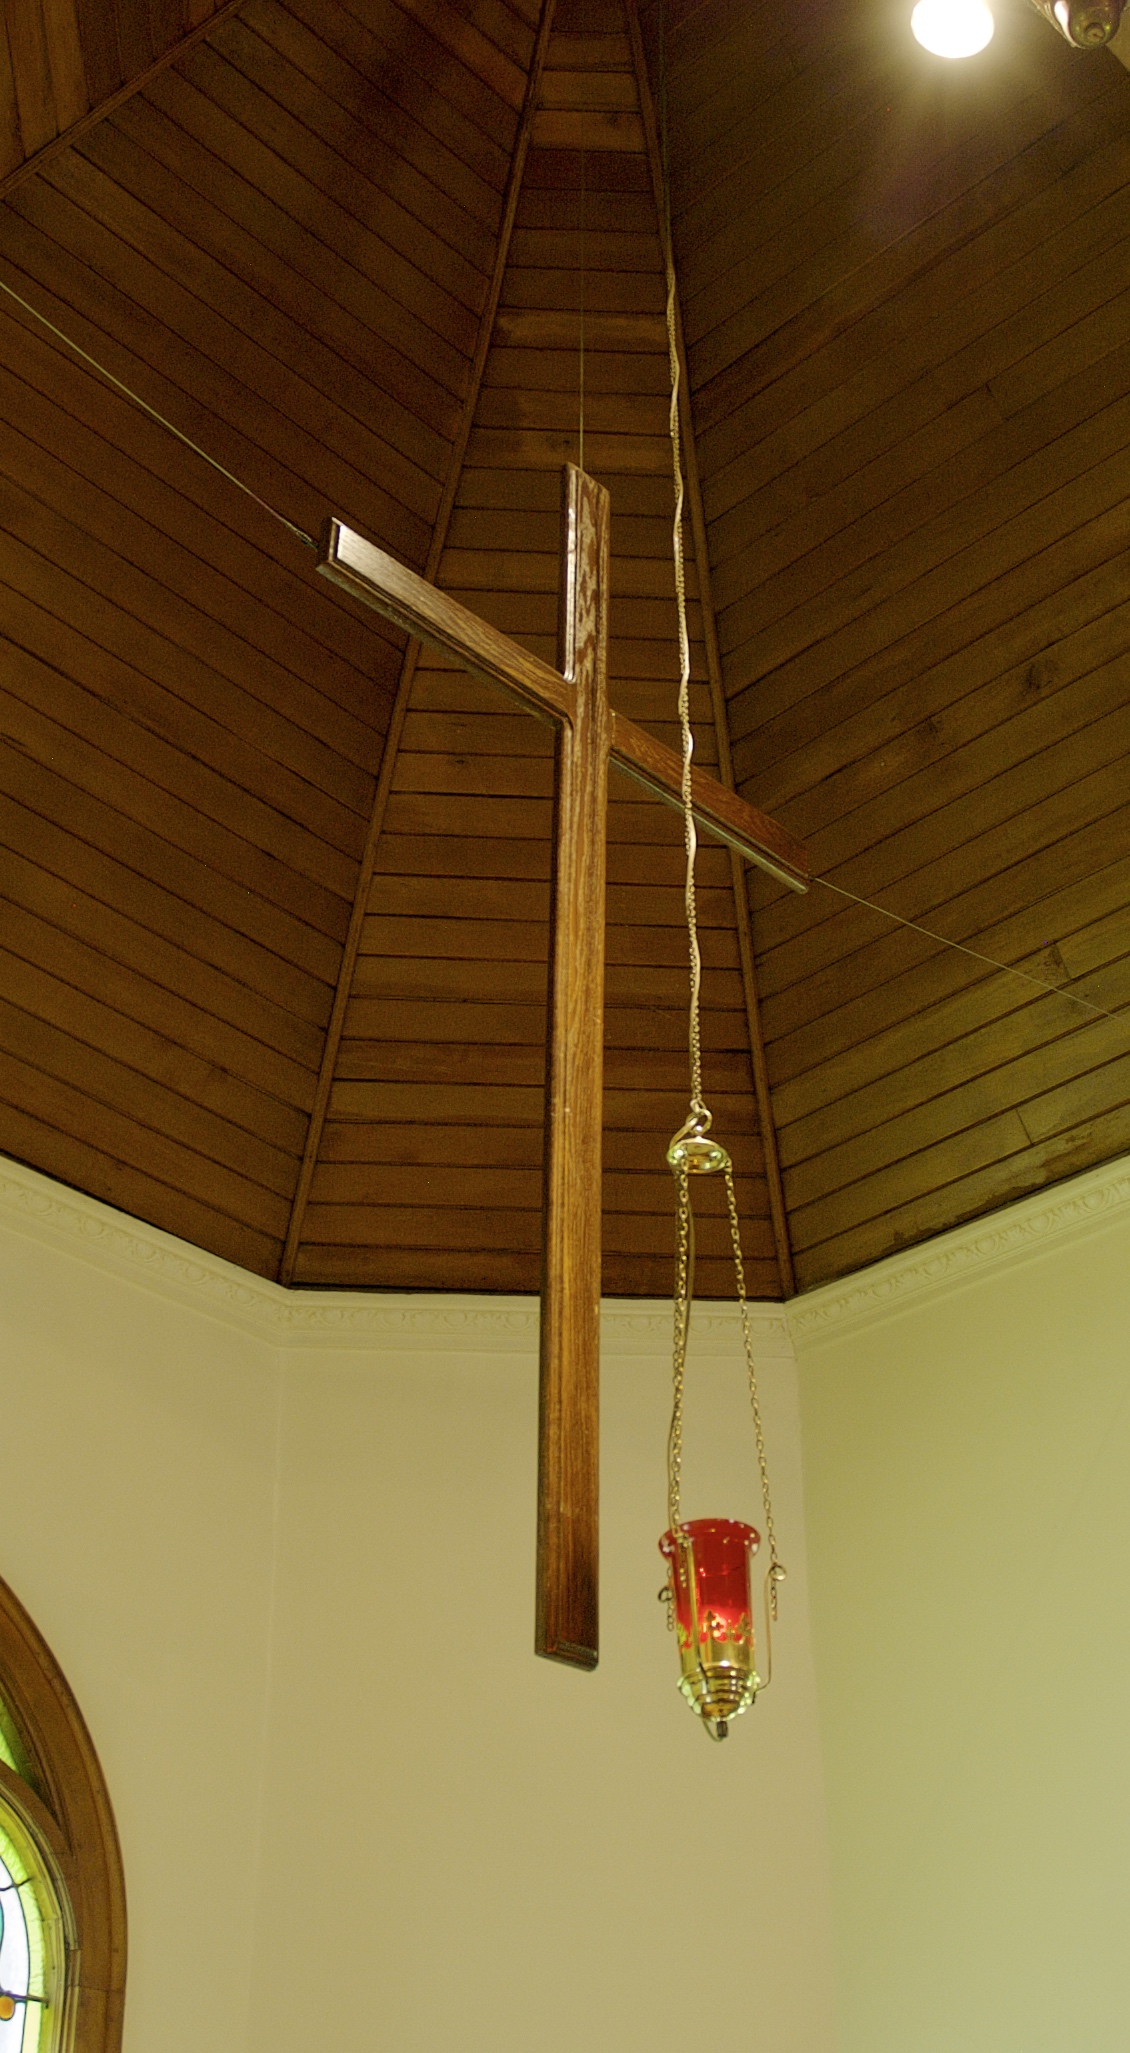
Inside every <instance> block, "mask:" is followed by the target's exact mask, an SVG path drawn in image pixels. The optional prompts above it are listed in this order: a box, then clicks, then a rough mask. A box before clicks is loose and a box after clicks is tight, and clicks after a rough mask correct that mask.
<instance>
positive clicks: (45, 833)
mask: <svg viewBox="0 0 1130 2053" xmlns="http://www.w3.org/2000/svg"><path fill="white" fill-rule="evenodd" d="M441 15H442V17H443V18H442V19H441V18H440V16H441ZM487 15H489V19H490V22H491V23H492V24H493V26H494V29H495V31H496V32H497V33H498V34H499V35H501V36H502V42H496V41H494V40H493V39H492V38H491V36H490V35H489V34H488V33H487V32H486V30H485V29H484V28H479V27H476V25H475V23H474V21H473V20H471V19H470V18H468V19H466V20H464V21H463V22H462V23H461V24H456V25H454V26H453V25H452V24H451V23H450V22H449V21H448V20H447V18H446V14H445V12H444V11H443V10H438V9H437V10H433V12H432V14H431V15H429V12H428V9H427V7H426V6H423V5H420V6H408V7H404V8H400V7H396V6H392V5H391V4H390V5H389V6H388V7H387V8H386V9H385V10H384V12H383V13H378V11H376V10H372V9H370V10H368V12H367V16H366V27H365V28H364V30H362V29H361V28H360V25H359V24H357V25H356V32H354V30H353V29H350V28H349V27H348V22H349V21H353V20H354V18H353V17H351V16H350V17H348V20H347V19H346V11H345V10H342V11H341V15H339V16H335V15H334V14H333V13H332V10H331V11H325V10H319V17H318V28H319V29H320V30H321V31H322V35H318V34H316V33H315V31H314V30H313V29H311V28H310V26H309V25H308V24H307V22H306V21H304V20H303V19H302V17H301V15H300V14H299V13H297V12H296V13H289V12H288V11H286V10H283V9H281V8H277V7H271V6H269V5H266V4H264V5H261V6H252V7H249V8H248V10H247V18H246V19H243V18H240V19H238V20H237V19H235V18H234V17H233V18H231V19H228V20H226V21H224V22H222V23H221V24H220V25H219V27H218V28H217V29H216V31H215V35H214V39H213V40H211V41H207V42H201V43H198V44H197V45H196V46H194V48H193V49H192V50H191V51H189V52H188V54H187V55H185V56H184V57H183V58H182V59H180V60H178V62H177V64H176V65H174V66H173V67H171V68H169V69H167V70H165V71H163V72H161V73H160V74H159V75H158V76H156V77H154V79H153V80H152V82H151V83H150V85H149V87H148V89H147V90H145V91H143V92H142V93H140V94H138V95H136V96H134V97H133V98H131V99H130V100H128V101H127V102H125V103H124V104H123V105H122V106H121V107H120V109H119V110H118V111H117V113H116V114H114V115H112V116H111V117H109V118H108V119H107V120H105V121H103V122H101V123H100V124H98V125H97V126H96V127H93V128H91V129H90V130H89V132H88V133H86V134H85V135H83V136H82V137H81V138H80V140H79V141H78V143H77V144H76V145H75V146H73V147H72V148H71V149H69V150H67V151H64V152H62V153H61V154H60V153H56V154H55V155H54V156H52V157H50V160H49V161H45V163H44V166H43V168H42V170H41V171H39V172H38V173H37V175H36V176H35V177H34V178H32V179H30V180H29V181H27V182H25V183H24V184H23V185H21V186H20V187H19V188H18V189H17V190H15V191H13V193H12V195H11V197H10V200H9V203H8V206H7V208H6V210H5V217H4V219H3V221H2V222H0V263H2V264H3V266H4V275H5V276H6V277H7V278H9V279H10V280H11V281H12V283H13V284H14V285H15V286H16V287H17V289H18V290H21V291H22V292H24V293H25V294H26V296H27V297H28V298H29V299H31V300H32V301H33V302H34V304H35V305H37V306H39V307H41V308H42V309H43V311H44V312H45V313H47V314H48V315H49V316H50V317H51V318H52V319H54V320H57V322H58V323H59V325H60V326H61V327H63V328H64V329H65V330H66V332H67V333H69V334H71V335H73V336H74V338H75V340H76V341H77V342H79V343H80V344H81V345H82V346H83V347H85V348H87V349H89V350H90V351H91V353H92V354H93V355H95V356H96V357H98V358H99V360H101V361H103V362H105V363H106V364H107V365H108V367H109V368H111V369H112V370H113V371H114V372H115V373H116V374H117V375H119V376H122V377H124V378H125V379H126V380H127V381H128V382H130V383H132V384H134V385H135V386H137V387H138V388H139V389H140V390H141V391H142V392H143V393H144V395H145V397H146V398H148V399H149V400H150V401H151V402H153V403H154V404H156V405H157V406H158V407H159V408H160V409H161V410H163V411H165V412H166V413H167V414H168V416H169V417H170V418H171V419H173V420H174V421H175V422H176V423H177V425H178V426H181V427H183V428H184V429H185V430H186V431H187V432H188V433H190V434H191V435H193V436H194V437H195V438H197V439H199V440H200V441H201V443H202V444H203V445H204V446H205V447H207V448H208V449H209V450H210V451H212V452H214V453H215V455H216V456H217V457H218V458H220V459H221V460H222V461H224V462H225V463H227V464H228V465H229V466H230V467H231V468H232V469H233V470H235V471H236V472H237V474H238V475H240V476H241V477H243V478H245V479H246V481H247V482H248V483H249V484H250V485H252V486H253V488H254V489H256V490H257V491H259V492H260V493H261V494H262V496H263V497H264V498H265V499H266V500H267V501H268V503H269V504H271V505H273V506H275V507H277V508H278V509H279V510H280V511H282V512H285V513H287V514H289V515H291V516H292V517H293V516H295V515H297V517H298V519H299V521H300V522H301V523H305V524H307V525H309V526H311V527H314V526H316V524H317V522H318V521H319V520H320V518H321V516H322V514H323V513H324V512H325V511H326V510H327V508H328V507H329V506H331V505H332V506H334V507H335V508H336V509H338V510H339V511H341V512H343V513H348V514H351V515H352V517H354V518H357V519H359V520H361V521H364V522H365V524H366V525H367V527H368V529H369V531H370V532H373V533H375V534H377V535H378V536H380V537H381V539H383V540H385V541H387V542H388V543H389V544H390V545H392V546H395V547H397V548H398V549H399V550H400V551H401V552H402V553H404V554H406V555H408V556H409V557H410V558H413V557H414V558H415V560H417V561H419V562H422V561H423V559H424V556H425V555H426V551H427V546H428V539H429V535H430V529H431V522H432V520H433V518H434V514H435V509H436V506H437V504H438V500H439V494H440V491H441V489H442V480H443V478H444V476H445V475H446V470H447V465H448V458H449V452H450V448H451V442H452V438H453V436H454V434H455V432H456V429H457V426H458V421H459V414H460V399H461V393H462V390H463V387H464V385H465V383H466V379H467V375H468V367H469V362H470V356H471V353H472V352H473V350H474V347H475V341H476V334H477V317H478V310H479V308H480V307H481V305H482V302H483V297H484V293H485V288H486V274H487V273H488V272H489V270H490V267H491V265H492V264H493V252H494V236H495V234H496V232H497V225H498V213H499V198H498V185H499V184H500V182H501V181H500V180H496V182H495V184H494V185H493V186H492V184H491V182H490V178H489V176H488V177H487V178H486V179H484V178H483V176H482V171H483V170H484V169H485V170H486V171H487V173H490V172H492V171H493V170H494V168H495V167H496V166H497V167H499V168H504V165H505V156H504V149H505V139H506V137H507V135H508V133H510V132H511V131H512V113H511V103H512V99H513V93H514V89H515V80H516V79H517V78H519V77H520V60H521V57H522V53H523V52H525V53H526V54H527V55H528V52H529V50H530V48H531V47H532V40H533V38H532V32H531V29H530V25H529V23H528V22H527V20H526V19H525V17H524V15H523V14H522V13H521V12H520V11H519V12H515V11H513V10H511V9H509V8H507V7H505V6H501V5H495V4H493V0H492V4H491V5H490V6H489V7H486V8H485V9H484V16H487ZM124 21H125V16H124V14H123V15H122V16H120V17H119V18H118V29H119V30H120V31H123V33H122V35H121V36H120V38H119V57H120V61H121V63H122V64H123V66H125V67H127V69H128V66H129V65H130V64H134V65H140V64H144V63H147V62H149V60H150V58H151V56H152V54H153V48H152V45H151V43H146V42H145V36H146V35H151V36H156V37H157V38H158V40H159V38H160V35H161V34H162V33H164V32H165V31H166V30H167V29H168V28H169V25H170V21H171V16H169V11H168V10H167V9H166V10H164V11H162V10H160V9H157V10H150V11H148V12H146V13H145V15H144V21H143V20H142V17H141V16H140V15H139V16H137V18H136V20H133V21H132V27H131V28H130V34H129V35H128V36H126V35H125V34H124V30H123V23H124ZM103 26H105V24H103ZM335 30H342V31H343V33H342V34H341V35H340V36H339V38H338V42H337V45H336V46H335V47H331V44H330V42H329V41H327V40H324V39H323V38H324V37H326V36H331V35H333V33H334V32H335ZM143 31H144V34H143ZM131 39H132V40H131ZM343 43H344V45H345V48H344V49H343V48H342V47H341V45H342V44H343ZM127 46H128V47H127ZM461 52H462V54H461ZM104 54H105V53H104ZM425 56H426V59H427V64H426V72H427V83H426V86H425V85H421V87H420V89H419V91H418V95H417V97H418V99H419V101H420V102H421V103H422V104H426V107H427V108H428V109H429V110H430V118H431V119H432V120H433V121H435V120H437V119H438V110H439V108H440V106H441V104H443V105H446V104H450V105H451V107H452V109H453V110H457V125H458V122H473V123H476V124H478V126H477V130H476V132H477V133H478V134H479V135H480V137H481V147H479V146H477V147H476V158H477V162H478V165H479V169H477V170H476V169H467V168H465V167H464V166H463V165H462V164H461V163H460V162H459V160H458V156H457V154H456V153H455V152H452V151H451V150H450V149H449V150H448V151H447V152H446V153H445V152H444V151H443V150H441V149H438V148H435V147H431V146H430V145H429V144H428V142H427V135H428V130H427V126H426V121H425V123H424V124H423V125H421V123H420V122H419V121H415V122H413V121H411V120H406V121H404V122H402V123H401V124H400V129H402V131H403V132H402V134H401V133H400V132H399V131H398V127H397V125H396V124H393V126H392V128H391V130H390V132H389V133H388V134H387V135H386V137H385V139H384V140H383V142H382V143H381V145H380V147H379V148H378V147H377V146H376V144H375V143H374V145H373V146H372V148H371V149H369V150H368V151H367V152H366V150H365V147H364V143H363V139H362V131H361V128H360V125H359V122H358V118H357V114H356V113H355V112H353V111H352V110H353V109H355V108H357V107H360V106H361V105H363V104H364V103H365V100H366V95H368V94H371V92H372V89H373V85H374V83H375V80H376V78H377V77H378V76H379V78H380V82H381V89H382V90H383V91H385V92H386V93H387V92H391V91H392V90H393V81H392V77H391V74H392V73H393V72H394V71H395V63H396V62H399V63H400V64H402V65H407V64H409V63H410V62H414V61H415V60H416V59H421V60H422V59H423V58H424V57H425ZM319 57H320V58H321V60H323V61H324V71H323V75H322V78H321V80H320V82H319V88H318V91H317V92H315V90H314V80H313V78H312V77H311V71H310V67H311V66H314V67H315V68H317V67H316V64H315V60H316V59H318V58H319ZM106 61H107V62H108V61H109V58H108V56H107V59H106ZM366 65H368V66H369V71H368V73H366V70H365V66H366ZM257 66H260V67H261V71H262V76H260V75H259V74H258V72H257ZM406 75H407V74H405V76H406ZM118 83H120V80H119V81H118ZM308 110H309V120H307V112H308ZM331 110H332V112H331ZM351 154H352V157H353V159H354V160H356V159H358V157H359V156H360V157H361V158H362V159H365V160H366V161H360V162H358V161H350V159H351ZM396 166H399V172H397V170H396V169H395V167H396ZM449 172H450V173H451V174H452V175H451V176H450V177H449V176H448V174H449ZM472 200H473V203H474V204H473V211H469V204H468V203H469V202H470V201H472ZM0 364H2V365H3V368H4V372H5V380H4V395H5V396H4V404H3V408H2V414H0V505H2V508H3V523H2V525H3V539H2V541H0V609H2V621H3V628H4V632H5V634H6V636H7V647H6V650H5V652H4V655H3V660H2V669H0V683H2V686H3V693H4V703H3V711H2V746H0V875H2V883H3V894H2V901H3V902H2V905H0V950H3V951H4V981H3V989H4V1008H3V1017H2V1019H0V1041H2V1043H3V1048H4V1074H5V1077H6V1079H8V1083H7V1086H6V1089H5V1092H4V1098H5V1103H6V1105H7V1108H8V1110H7V1112H6V1113H5V1115H4V1117H5V1119H6V1121H7V1124H6V1125H5V1127H4V1139H3V1142H2V1144H3V1145H6V1146H8V1147H9V1148H10V1149H11V1151H12V1152H14V1153H17V1154H21V1155H23V1156H24V1157H25V1159H27V1160H29V1161H31V1162H33V1163H34V1164H36V1165H37V1166H39V1167H41V1168H44V1169H46V1170H48V1171H49V1172H51V1173H54V1174H57V1175H62V1176H64V1177H65V1178H66V1179H67V1180H69V1181H72V1182H77V1183H80V1184H82V1185H83V1186H84V1187H85V1188H88V1189H91V1190H93V1191H95V1192H96V1193H97V1194H98V1195H100V1196H103V1197H107V1198H109V1199H110V1200H111V1201H112V1202H115V1203H119V1204H122V1205H124V1206H126V1208H127V1209H132V1210H136V1211H140V1212H141V1213H142V1214H143V1215H144V1216H146V1217H148V1218H151V1219H153V1220H155V1221H156V1223H158V1224H160V1225H163V1226H166V1227H168V1228H170V1229H171V1230H172V1231H175V1232H181V1233H185V1234H187V1235H188V1236H189V1237H190V1238H194V1239H198V1240H200V1241H202V1242H203V1244H205V1245H207V1246H210V1247H213V1248H215V1249H217V1250H218V1251H219V1252H221V1253H223V1254H226V1255H229V1256H230V1257H231V1258H232V1259H234V1260H237V1261H240V1262H244V1263H246V1264H248V1265H250V1266H251V1267H254V1268H257V1269H260V1270H262V1271H264V1272H265V1273H274V1271H275V1269H276V1268H277V1264H278V1258H279V1252H280V1248H281V1245H282V1241H283V1239H284V1237H285V1233H286V1227H287V1220H288V1217H289V1208H290V1202H291V1199H292V1196H293V1191H294V1186H295V1179H296V1176H297V1170H298V1163H299V1160H300V1159H301V1155H302V1151H303V1146H304V1142H305V1135H306V1124H307V1118H308V1114H309V1110H310V1106H311V1103H312V1100H313V1093H314V1087H315V1082H316V1077H317V1073H318V1067H319V1063H320V1059H321V1050H322V1043H323V1036H324V1032H325V1027H326V1022H327V1019H328V1016H329V1010H330V1005H331V1001H332V995H333V986H334V982H335V979H336V974H337V966H338V962H339V960H340V952H341V946H342V942H343V940H344V936H345V932H346V927H347V924H348V918H349V908H350V904H351V901H352V896H353V891H354V886H355V881H356V877H357V871H358V864H359V860H360V855H361V851H362V848H363V845H364V839H365V832H366V825H367V821H368V817H369V813H370V810H371V807H372V801H373V791H374V780H375V776H376V773H377V770H378V768H379V765H380V760H381V749H382V745H383V737H384V732H385V727H386V724H387V720H388V715H389V707H390V703H391V696H392V692H393V690H394V688H395V681H396V675H397V671H398V668H399V662H400V653H401V652H400V642H399V638H398V637H397V636H396V635H395V634H394V633H393V632H392V631H391V630H387V631H386V630H384V629H383V628H381V627H380V626H378V625H377V624H376V623H375V622H369V621H367V622H365V623H363V624H362V623H359V622H357V621H356V620H355V619H354V618H353V617H352V616H351V615H350V613H349V612H348V610H347V609H345V608H343V607H342V606H341V604H340V602H339V601H338V600H337V599H336V598H335V597H334V596H333V595H332V594H331V593H329V592H327V591H326V590H325V589H324V588H323V587H321V586H320V584H318V582H317V581H316V580H314V579H313V577H312V574H311V573H312V562H311V561H310V560H309V559H308V558H307V557H306V556H305V554H304V552H303V551H302V550H301V548H300V547H299V546H298V545H297V543H296V542H294V541H293V540H292V539H291V538H290V537H288V536H287V535H286V534H285V532H284V531H283V530H282V529H281V528H277V527H276V526H275V524H274V523H273V522H271V521H270V520H269V518H268V517H267V515H265V514H264V513H262V512H260V511H259V510H258V509H256V508H255V507H254V506H253V505H252V504H251V503H250V502H248V501H247V500H245V499H244V498H243V496H242V495H241V494H239V493H238V492H237V491H236V490H235V489H234V488H233V487H231V486H230V485H228V484H226V483H225V482H224V481H223V480H222V479H219V478H217V477H216V475H215V473H214V472H213V471H211V470H209V469H208V468H207V467H206V466H205V465H203V464H202V463H201V461H200V459H199V458H197V457H195V456H194V455H193V454H192V453H191V452H190V451H188V450H186V449H185V448H184V447H183V446H182V445H181V444H179V443H177V442H176V441H175V440H174V439H173V438H172V437H170V436H169V434H168V433H167V431H166V430H164V429H163V428H162V427H161V426H160V425H159V424H158V423H155V422H153V421H152V420H150V419H147V418H146V417H145V416H144V415H143V414H140V413H139V412H138V411H137V410H136V409H135V408H133V407H131V406H130V405H129V403H128V402H127V401H126V400H125V399H124V398H122V397H121V396H120V395H118V394H116V393H115V392H114V391H113V390H112V389H111V388H109V387H107V386H106V385H105V384H104V383H103V382H102V381H100V380H99V379H98V378H97V377H95V376H93V375H92V374H91V373H90V371H89V370H88V369H87V368H86V367H84V366H83V365H81V364H79V363H77V362H76V361H75V360H74V358H73V357H71V356H70V355H69V354H68V353H67V352H66V351H65V350H63V349H62V348H60V347H59V346H58V345H57V344H55V343H54V342H53V341H52V340H51V339H50V338H49V337H46V336H44V334H43V333H42V331H41V330H40V329H39V328H38V327H36V326H35V325H34V324H32V323H30V322H29V321H28V320H27V319H26V318H25V317H23V316H21V315H20V314H19V313H18V311H16V310H14V309H11V308H10V307H9V305H8V303H7V302H5V305H4V308H3V309H2V310H0Z"/></svg>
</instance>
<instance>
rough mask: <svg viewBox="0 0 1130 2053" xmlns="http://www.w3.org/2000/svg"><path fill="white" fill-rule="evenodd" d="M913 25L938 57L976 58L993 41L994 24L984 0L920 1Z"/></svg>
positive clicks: (916, 32) (915, 11) (921, 38)
mask: <svg viewBox="0 0 1130 2053" xmlns="http://www.w3.org/2000/svg"><path fill="white" fill-rule="evenodd" d="M910 26H911V28H912V29H913V31H914V34H915V36H916V37H917V39H918V41H919V42H920V43H921V45H922V48H923V49H924V50H930V51H932V52H933V54H934V56H935V57H975V56H976V55H977V52H978V50H983V49H984V48H985V45H986V43H989V42H991V41H992V36H993V29H994V27H995V23H994V21H993V17H992V13H991V11H990V9H989V8H988V7H987V6H986V5H985V0H918V5H917V7H916V8H915V10H914V13H913V14H912V15H911V17H910Z"/></svg>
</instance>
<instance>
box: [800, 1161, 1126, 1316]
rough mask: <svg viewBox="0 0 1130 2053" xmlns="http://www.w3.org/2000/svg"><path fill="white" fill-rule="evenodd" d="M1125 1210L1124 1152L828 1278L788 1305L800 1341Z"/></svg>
mask: <svg viewBox="0 0 1130 2053" xmlns="http://www.w3.org/2000/svg"><path fill="white" fill-rule="evenodd" d="M1128 1210H1130V1158H1127V1157H1125V1156H1123V1157H1122V1158H1121V1160H1119V1161H1117V1162H1108V1163H1106V1164H1105V1165H1104V1166H1103V1167H1102V1168H1101V1169H1091V1170H1088V1171H1087V1172H1086V1173H1085V1174H1084V1175H1083V1176H1076V1177H1073V1178H1072V1179H1071V1181H1070V1182H1068V1183H1062V1184H1057V1185H1056V1187H1055V1189H1054V1191H1051V1192H1040V1193H1039V1194H1038V1195H1037V1196H1035V1197H1031V1198H1021V1199H1020V1200H1019V1201H1018V1202H1017V1203H1016V1204H1014V1205H1009V1206H1007V1207H1005V1209H1004V1210H1002V1211H999V1212H993V1213H991V1214H990V1215H989V1217H988V1218H984V1219H975V1220H973V1221H971V1223H970V1224H969V1225H968V1226H958V1227H955V1228H954V1230H953V1231H952V1232H951V1233H945V1234H942V1235H941V1236H940V1237H939V1238H938V1239H937V1240H931V1241H929V1242H928V1243H927V1244H926V1246H925V1247H921V1248H915V1249H914V1250H913V1251H908V1252H907V1253H906V1254H902V1255H890V1256H888V1258H887V1260H886V1261H883V1262H876V1264H875V1266H874V1268H871V1269H864V1270H861V1271H860V1272H859V1273H858V1274H856V1275H855V1276H852V1277H850V1278H848V1280H847V1281H846V1282H843V1283H829V1284H826V1285H824V1287H823V1288H822V1289H820V1290H814V1291H811V1292H810V1293H807V1294H806V1295H805V1296H803V1297H799V1298H794V1299H793V1300H792V1302H791V1303H790V1305H789V1307H788V1323H789V1328H790V1331H791V1332H792V1336H793V1339H794V1341H795V1342H796V1344H797V1346H798V1348H799V1347H810V1346H812V1345H813V1343H814V1342H816V1341H818V1340H820V1339H821V1338H822V1337H823V1336H824V1335H829V1336H831V1335H832V1334H833V1333H842V1332H843V1331H844V1330H845V1329H847V1328H849V1327H852V1326H859V1325H864V1324H873V1323H874V1322H875V1321H876V1320H878V1319H881V1318H884V1317H894V1316H895V1315H896V1314H897V1313H898V1312H900V1311H901V1310H902V1309H903V1308H904V1307H905V1306H909V1305H910V1304H911V1303H914V1302H916V1301H919V1300H921V1299H922V1298H923V1297H929V1296H931V1295H939V1294H941V1293H943V1292H948V1291H951V1290H953V1289H956V1288H958V1287H960V1286H962V1285H964V1284H966V1283H970V1282H973V1281H974V1280H975V1279H976V1278H977V1277H979V1276H983V1275H986V1274H988V1273H990V1272H992V1271H994V1270H1000V1269H1003V1268H1009V1267H1013V1266H1015V1265H1016V1264H1018V1263H1021V1262H1026V1261H1030V1260H1032V1259H1033V1258H1034V1257H1035V1256H1037V1255H1039V1254H1041V1253H1043V1252H1044V1250H1045V1249H1046V1248H1047V1247H1048V1246H1049V1245H1050V1244H1051V1243H1052V1242H1055V1241H1063V1240H1067V1239H1076V1240H1078V1239H1082V1238H1086V1237H1089V1236H1090V1235H1092V1234H1094V1233H1098V1232H1102V1231H1104V1230H1105V1229H1106V1228H1107V1227H1110V1226H1112V1225H1115V1224H1116V1223H1118V1222H1119V1221H1124V1220H1125V1217H1126V1214H1127V1212H1128Z"/></svg>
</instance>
